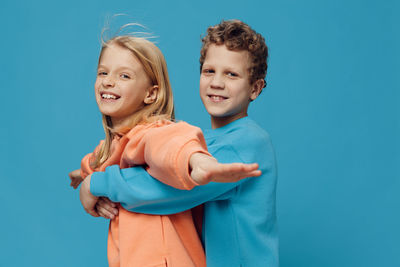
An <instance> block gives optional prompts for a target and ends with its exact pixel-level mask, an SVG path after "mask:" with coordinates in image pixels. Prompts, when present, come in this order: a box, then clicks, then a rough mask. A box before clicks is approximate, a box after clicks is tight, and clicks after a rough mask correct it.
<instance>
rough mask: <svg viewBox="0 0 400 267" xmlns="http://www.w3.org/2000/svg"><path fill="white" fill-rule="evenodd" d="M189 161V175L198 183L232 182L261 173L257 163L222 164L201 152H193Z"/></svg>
mask: <svg viewBox="0 0 400 267" xmlns="http://www.w3.org/2000/svg"><path fill="white" fill-rule="evenodd" d="M189 163H190V166H191V168H192V171H191V173H190V176H191V177H192V179H193V180H195V181H196V182H197V183H198V184H200V185H203V184H207V183H209V182H219V183H232V182H237V181H239V180H241V179H244V178H247V177H254V176H260V175H261V171H260V170H258V164H257V163H253V164H245V163H227V164H224V163H219V162H218V161H217V160H216V159H215V158H213V157H210V156H208V155H206V154H203V153H194V154H193V155H192V156H191V158H190V162H189Z"/></svg>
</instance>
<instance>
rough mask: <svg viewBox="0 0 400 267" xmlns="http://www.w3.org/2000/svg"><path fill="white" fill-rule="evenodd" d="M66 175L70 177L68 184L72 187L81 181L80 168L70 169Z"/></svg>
mask: <svg viewBox="0 0 400 267" xmlns="http://www.w3.org/2000/svg"><path fill="white" fill-rule="evenodd" d="M68 176H69V179H71V184H70V185H71V186H72V187H73V188H74V189H77V188H78V186H79V185H80V183H82V181H83V179H82V176H81V170H80V169H78V170H75V171H72V172H70V173H69V174H68Z"/></svg>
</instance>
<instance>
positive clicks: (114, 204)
mask: <svg viewBox="0 0 400 267" xmlns="http://www.w3.org/2000/svg"><path fill="white" fill-rule="evenodd" d="M101 199H102V201H105V202H106V203H107V204H108V205H110V206H111V207H113V208H115V207H117V203H115V202H112V201H111V200H110V199H109V198H106V197H102V198H101Z"/></svg>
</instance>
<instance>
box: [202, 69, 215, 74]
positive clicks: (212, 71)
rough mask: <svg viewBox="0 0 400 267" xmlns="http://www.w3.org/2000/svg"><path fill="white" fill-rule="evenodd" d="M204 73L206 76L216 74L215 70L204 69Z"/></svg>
mask: <svg viewBox="0 0 400 267" xmlns="http://www.w3.org/2000/svg"><path fill="white" fill-rule="evenodd" d="M203 73H206V74H208V73H214V70H213V69H203Z"/></svg>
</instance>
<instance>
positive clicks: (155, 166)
mask: <svg viewBox="0 0 400 267" xmlns="http://www.w3.org/2000/svg"><path fill="white" fill-rule="evenodd" d="M135 128H137V129H135ZM135 128H134V129H133V131H131V132H129V133H128V134H127V135H128V136H127V137H128V138H129V141H128V142H127V144H126V146H125V149H124V151H123V153H122V157H121V163H120V167H121V169H124V168H129V167H132V166H136V165H146V166H147V169H146V170H147V172H148V173H149V174H150V175H151V176H153V177H154V178H156V179H157V180H159V181H161V182H162V183H165V184H167V185H170V186H172V187H175V188H178V189H185V190H190V189H192V188H193V187H195V186H197V185H198V184H197V183H196V182H195V181H194V180H193V179H192V178H191V176H190V170H189V159H190V156H191V155H192V154H193V153H196V152H201V153H205V154H207V155H210V154H209V153H208V152H207V145H206V143H205V140H204V137H203V133H202V131H201V130H200V128H198V127H195V126H192V125H189V124H188V123H186V122H178V123H171V122H168V121H159V122H155V123H153V124H150V125H149V126H146V127H135Z"/></svg>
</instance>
